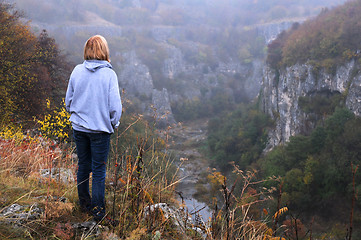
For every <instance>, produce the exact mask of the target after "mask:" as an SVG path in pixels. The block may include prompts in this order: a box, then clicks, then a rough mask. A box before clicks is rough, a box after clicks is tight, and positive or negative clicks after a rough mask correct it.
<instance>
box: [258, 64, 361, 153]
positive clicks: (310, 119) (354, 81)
mask: <svg viewBox="0 0 361 240" xmlns="http://www.w3.org/2000/svg"><path fill="white" fill-rule="evenodd" d="M354 68H355V62H354V61H351V62H349V63H347V64H345V65H344V66H340V67H338V68H337V70H336V74H329V73H327V72H326V71H325V70H321V71H320V72H318V74H317V76H315V74H314V72H315V71H314V69H313V67H312V66H311V65H308V64H302V65H294V66H292V67H288V68H286V69H285V70H279V71H280V72H279V73H278V74H277V73H276V71H275V70H273V69H271V68H269V67H266V68H265V69H264V76H263V83H262V90H261V94H262V97H261V100H262V109H263V111H264V112H265V113H268V114H269V115H270V116H272V118H273V119H274V120H275V123H276V125H275V128H274V129H273V130H272V131H270V133H269V142H268V147H267V149H266V150H270V149H272V148H273V147H274V146H277V145H279V144H283V143H285V142H287V141H288V140H289V138H290V137H291V136H294V135H296V134H307V133H309V132H310V131H311V130H312V129H313V128H314V127H315V125H316V122H317V119H314V116H312V114H308V113H305V112H304V111H303V110H302V109H301V107H300V106H299V98H300V97H305V96H313V95H315V94H317V93H324V92H328V93H340V94H344V95H346V107H347V108H349V109H350V110H351V111H353V112H354V113H355V114H356V115H358V116H360V115H361V107H360V102H361V75H360V74H359V73H358V74H356V76H355V74H353V73H354V72H355V71H354Z"/></svg>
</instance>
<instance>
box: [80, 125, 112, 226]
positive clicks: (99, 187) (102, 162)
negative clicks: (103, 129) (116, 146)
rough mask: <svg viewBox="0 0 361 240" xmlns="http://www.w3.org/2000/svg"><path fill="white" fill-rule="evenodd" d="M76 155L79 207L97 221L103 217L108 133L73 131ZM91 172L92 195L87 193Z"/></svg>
mask: <svg viewBox="0 0 361 240" xmlns="http://www.w3.org/2000/svg"><path fill="white" fill-rule="evenodd" d="M74 139H75V144H76V149H77V154H78V173H77V183H78V196H79V204H80V207H81V208H83V209H86V210H88V211H90V212H91V213H92V214H93V215H94V219H95V220H97V221H99V220H101V219H102V218H103V217H104V215H105V203H104V194H105V174H106V162H107V159H108V154H109V146H110V134H109V133H86V132H80V131H76V130H74ZM90 172H93V179H92V194H91V197H90V193H89V175H90Z"/></svg>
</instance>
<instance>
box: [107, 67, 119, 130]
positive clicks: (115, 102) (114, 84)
mask: <svg viewBox="0 0 361 240" xmlns="http://www.w3.org/2000/svg"><path fill="white" fill-rule="evenodd" d="M109 115H110V122H111V124H112V126H113V128H114V129H115V128H117V127H118V126H119V120H120V117H121V116H122V101H121V98H120V92H119V85H118V78H117V75H116V74H115V73H114V75H113V77H112V78H111V81H110V91H109Z"/></svg>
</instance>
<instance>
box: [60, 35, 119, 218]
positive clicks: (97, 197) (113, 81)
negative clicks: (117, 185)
mask: <svg viewBox="0 0 361 240" xmlns="http://www.w3.org/2000/svg"><path fill="white" fill-rule="evenodd" d="M84 60H85V61H84V62H83V63H82V64H79V65H77V66H76V67H75V68H74V70H73V72H72V73H71V75H70V79H69V84H68V89H67V92H66V97H65V104H66V109H67V110H68V111H69V112H70V113H71V116H70V121H71V123H72V126H73V131H74V139H75V143H76V149H77V154H78V172H77V183H78V196H79V204H80V208H81V209H82V210H84V211H90V212H91V213H92V214H93V216H94V220H95V221H101V220H102V219H103V218H104V216H105V203H104V194H105V172H106V162H107V158H108V153H109V146H110V135H111V134H112V133H113V132H114V129H115V128H117V127H118V125H119V120H120V117H121V114H122V103H121V99H120V93H119V87H118V78H117V75H116V73H115V72H114V71H113V70H112V66H111V64H110V60H109V48H108V43H107V41H106V40H105V38H104V37H102V36H100V35H96V36H93V37H91V38H89V39H88V41H87V42H86V43H85V46H84ZM90 172H92V174H93V175H92V193H91V196H90V193H89V175H90Z"/></svg>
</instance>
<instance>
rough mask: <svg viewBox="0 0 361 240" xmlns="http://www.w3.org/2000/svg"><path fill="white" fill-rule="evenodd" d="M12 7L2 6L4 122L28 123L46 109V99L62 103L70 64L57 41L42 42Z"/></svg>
mask: <svg viewBox="0 0 361 240" xmlns="http://www.w3.org/2000/svg"><path fill="white" fill-rule="evenodd" d="M20 16H21V15H20V13H19V12H18V11H16V10H14V8H13V6H12V5H9V4H7V3H3V2H0V104H1V108H0V121H1V123H2V124H6V123H7V122H9V121H20V122H23V123H26V121H28V120H31V119H32V117H33V116H37V115H39V114H42V113H43V112H44V111H45V109H46V101H45V99H47V98H48V99H50V100H51V101H53V102H60V96H61V95H62V94H64V92H65V80H66V75H67V74H68V72H69V67H68V64H66V63H65V62H66V61H65V60H59V59H62V57H61V56H60V52H59V50H58V48H57V46H56V44H55V41H54V40H53V39H51V38H49V37H48V35H47V34H46V32H43V33H42V34H41V35H40V36H39V37H38V38H37V37H36V36H35V35H34V34H33V33H32V32H31V31H30V28H29V26H27V25H25V24H23V23H22V22H21V21H20V20H19V18H20Z"/></svg>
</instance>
